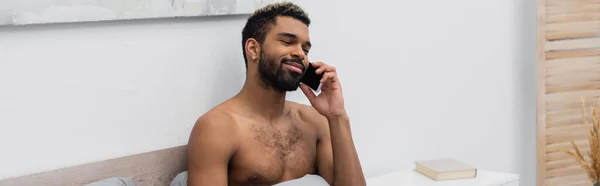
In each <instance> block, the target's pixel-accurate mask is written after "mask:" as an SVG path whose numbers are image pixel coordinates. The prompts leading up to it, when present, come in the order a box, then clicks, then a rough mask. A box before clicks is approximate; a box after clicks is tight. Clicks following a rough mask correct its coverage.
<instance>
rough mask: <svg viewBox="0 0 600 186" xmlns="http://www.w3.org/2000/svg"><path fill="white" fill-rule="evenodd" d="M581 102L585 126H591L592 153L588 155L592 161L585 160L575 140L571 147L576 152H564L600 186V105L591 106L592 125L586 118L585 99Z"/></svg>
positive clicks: (590, 143) (589, 136)
mask: <svg viewBox="0 0 600 186" xmlns="http://www.w3.org/2000/svg"><path fill="white" fill-rule="evenodd" d="M581 102H582V106H581V107H582V113H581V118H582V119H583V122H584V123H585V125H588V126H589V135H588V141H589V145H590V152H588V154H587V155H588V156H589V157H590V160H586V159H585V158H584V155H583V154H582V153H581V151H580V150H579V148H578V147H577V146H576V145H575V142H574V141H573V140H571V145H572V146H573V148H574V149H575V152H571V151H564V152H565V153H567V154H569V155H570V156H571V157H573V159H575V161H577V163H579V165H580V166H581V168H583V170H585V172H586V173H587V175H588V177H589V179H590V181H592V183H593V184H598V182H599V180H600V146H599V145H600V138H598V130H600V105H598V106H597V107H594V106H591V109H590V111H591V114H592V123H590V122H589V121H588V119H586V116H585V111H586V109H585V107H586V106H585V101H584V100H583V97H582V98H581Z"/></svg>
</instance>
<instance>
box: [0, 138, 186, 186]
mask: <svg viewBox="0 0 600 186" xmlns="http://www.w3.org/2000/svg"><path fill="white" fill-rule="evenodd" d="M186 160H187V146H186V145H183V146H178V147H173V148H168V149H162V150H157V151H152V152H146V153H141V154H136V155H131V156H125V157H119V158H114V159H109V160H104V161H99V162H93V163H88V164H83V165H78V166H73V167H67V168H62V169H57V170H52V171H46V172H41V173H36V174H30V175H24V176H20V177H14V178H8V179H4V180H0V185H1V186H32V185H40V186H41V185H44V186H82V185H86V184H89V183H93V182H97V181H100V180H103V179H108V178H114V177H128V178H133V179H134V180H135V184H136V186H149V185H157V186H158V185H160V186H167V185H169V184H170V183H171V181H172V180H173V178H175V176H177V175H178V174H179V173H181V172H183V171H185V170H187V164H186V162H187V161H186ZM74 175H81V176H74Z"/></svg>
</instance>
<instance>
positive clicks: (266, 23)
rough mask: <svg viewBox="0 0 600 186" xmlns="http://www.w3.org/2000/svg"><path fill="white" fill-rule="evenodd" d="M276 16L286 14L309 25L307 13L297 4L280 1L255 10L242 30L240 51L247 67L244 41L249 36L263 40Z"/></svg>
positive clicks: (261, 42) (259, 40)
mask: <svg viewBox="0 0 600 186" xmlns="http://www.w3.org/2000/svg"><path fill="white" fill-rule="evenodd" d="M277 16H288V17H292V18H294V19H297V20H300V21H302V22H303V23H304V24H306V26H308V25H310V19H309V18H308V14H306V12H304V10H302V8H300V7H299V6H298V5H295V4H293V3H291V2H280V3H273V4H269V5H267V6H265V7H262V8H260V9H258V10H256V11H254V13H253V14H252V15H251V16H250V17H249V18H248V21H247V22H246V26H244V29H243V30H242V51H243V52H242V53H243V55H244V62H245V64H246V68H248V60H247V59H246V50H245V49H244V47H245V45H246V41H248V39H250V38H254V39H256V40H257V41H258V42H259V43H260V44H263V42H264V41H265V36H266V35H267V32H269V30H270V29H271V27H272V26H273V25H275V18H276V17H277Z"/></svg>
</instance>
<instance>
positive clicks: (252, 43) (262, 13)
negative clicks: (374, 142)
mask: <svg viewBox="0 0 600 186" xmlns="http://www.w3.org/2000/svg"><path fill="white" fill-rule="evenodd" d="M309 24H310V20H309V18H308V17H307V15H306V14H305V13H304V12H303V10H302V9H301V8H300V7H297V6H296V5H294V4H291V3H277V4H271V5H268V6H266V7H264V8H262V9H259V10H257V11H256V12H255V13H254V14H253V15H252V16H251V17H250V18H249V19H248V22H247V24H246V26H245V27H244V29H243V32H242V37H243V42H242V44H243V53H244V59H245V61H246V71H247V72H246V82H245V84H244V86H243V88H242V89H241V91H240V92H239V93H238V94H237V95H235V96H234V97H232V98H230V99H228V100H227V101H225V102H223V103H221V104H219V105H217V106H215V107H214V108H213V109H211V110H210V111H208V112H207V113H205V114H204V115H202V116H200V117H199V118H198V120H197V122H196V124H195V126H194V128H193V129H192V133H191V136H190V139H189V143H188V158H189V159H188V185H190V186H226V185H274V184H277V183H281V182H284V181H288V180H292V179H297V178H300V177H303V176H305V175H306V174H317V175H319V176H321V177H323V178H324V179H325V180H326V181H327V182H328V183H329V185H333V186H354V185H361V186H364V185H366V183H365V178H364V175H363V172H362V168H361V165H360V162H359V159H358V156H357V153H356V150H355V147H354V144H353V141H352V136H351V132H350V122H349V118H348V115H347V114H346V111H345V108H344V100H343V96H342V89H341V86H340V82H339V79H338V77H337V75H336V69H335V68H334V67H332V66H329V65H327V64H325V63H322V62H314V63H313V66H314V67H315V68H317V70H316V73H317V74H321V73H324V76H323V79H321V82H322V83H323V84H322V88H321V93H320V94H318V95H315V93H314V92H313V91H312V90H311V89H310V88H309V87H308V86H306V85H304V84H300V79H301V78H302V74H303V72H305V71H306V69H307V65H309V60H308V52H309V50H310V47H311V44H310V38H309V34H308V25H309ZM298 87H299V88H300V89H301V90H302V92H303V93H304V94H305V95H306V97H307V98H308V100H309V101H310V104H311V105H302V104H298V103H293V102H290V101H286V100H285V95H286V92H288V91H294V90H297V88H298Z"/></svg>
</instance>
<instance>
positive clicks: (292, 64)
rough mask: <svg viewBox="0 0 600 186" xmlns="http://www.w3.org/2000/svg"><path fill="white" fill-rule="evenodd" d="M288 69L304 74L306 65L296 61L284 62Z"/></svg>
mask: <svg viewBox="0 0 600 186" xmlns="http://www.w3.org/2000/svg"><path fill="white" fill-rule="evenodd" d="M283 64H284V65H285V66H286V67H287V68H288V69H290V70H292V71H295V72H297V73H300V74H302V72H304V66H302V65H301V64H298V63H296V62H285V63H283Z"/></svg>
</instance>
